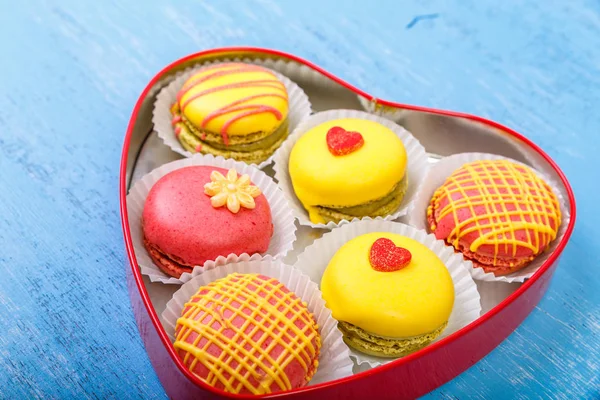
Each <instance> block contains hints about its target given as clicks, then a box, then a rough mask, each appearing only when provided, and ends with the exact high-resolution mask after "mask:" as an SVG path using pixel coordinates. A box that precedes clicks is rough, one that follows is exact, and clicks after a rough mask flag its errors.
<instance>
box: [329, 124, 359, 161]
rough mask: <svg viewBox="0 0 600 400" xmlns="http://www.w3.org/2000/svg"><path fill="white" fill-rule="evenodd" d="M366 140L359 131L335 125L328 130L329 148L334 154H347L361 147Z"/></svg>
mask: <svg viewBox="0 0 600 400" xmlns="http://www.w3.org/2000/svg"><path fill="white" fill-rule="evenodd" d="M363 144H365V140H364V139H363V137H362V135H361V134H360V133H358V132H349V131H347V130H345V129H344V128H342V127H339V126H334V127H333V128H331V129H330V130H329V131H327V148H329V152H330V153H331V154H333V155H334V156H345V155H346V154H350V153H352V152H355V151H356V150H358V149H360V148H361V147H362V146H363Z"/></svg>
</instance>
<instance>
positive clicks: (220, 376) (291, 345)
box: [174, 273, 321, 394]
mask: <svg viewBox="0 0 600 400" xmlns="http://www.w3.org/2000/svg"><path fill="white" fill-rule="evenodd" d="M174 347H175V349H176V350H177V353H178V355H179V357H180V358H181V360H182V361H183V364H184V365H185V366H186V367H187V368H188V369H189V370H190V371H191V372H192V373H193V374H194V375H196V376H197V377H198V378H200V379H201V380H203V381H204V382H206V383H207V384H209V385H211V386H214V387H216V388H219V389H222V390H224V391H226V392H230V393H238V394H266V393H274V392H280V391H284V390H291V389H295V388H299V387H302V386H305V385H306V384H307V383H308V382H309V381H310V379H311V378H312V377H313V375H314V374H315V372H316V370H317V366H318V359H319V353H320V348H321V337H320V336H319V331H318V326H317V323H316V321H315V318H314V316H313V315H312V314H311V312H310V311H309V310H308V308H307V304H306V303H304V302H303V301H302V300H301V299H300V298H299V297H298V296H296V295H295V294H294V293H293V292H291V291H289V290H288V289H287V288H286V287H285V286H284V285H283V284H282V283H281V282H279V281H278V280H277V279H274V278H269V277H267V276H264V275H260V274H239V273H233V274H230V275H227V276H226V277H225V278H221V279H219V280H216V281H214V282H211V283H209V284H207V285H205V286H202V287H200V288H199V289H198V291H197V292H196V294H195V295H193V296H192V298H191V299H190V300H189V301H188V302H187V303H186V304H185V307H184V308H183V311H182V313H181V317H180V318H178V319H177V324H176V328H175V342H174Z"/></svg>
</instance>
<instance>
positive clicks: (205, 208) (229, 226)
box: [142, 166, 273, 265]
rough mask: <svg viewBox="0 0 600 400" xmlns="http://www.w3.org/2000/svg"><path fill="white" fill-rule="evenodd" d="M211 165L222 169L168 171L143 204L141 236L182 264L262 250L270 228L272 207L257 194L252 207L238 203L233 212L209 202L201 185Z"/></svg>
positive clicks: (224, 172)
mask: <svg viewBox="0 0 600 400" xmlns="http://www.w3.org/2000/svg"><path fill="white" fill-rule="evenodd" d="M212 171H219V172H220V173H222V174H223V175H226V174H227V170H225V169H223V168H217V167H212V166H192V167H185V168H181V169H178V170H175V171H172V172H170V173H168V174H167V175H165V176H163V177H162V178H161V179H160V180H159V181H158V182H156V184H155V185H154V186H153V187H152V189H151V190H150V193H149V194H148V197H147V199H146V203H145V205H144V211H143V214H142V220H143V230H144V236H145V238H146V240H147V241H148V242H149V243H151V244H153V245H155V246H156V247H158V248H159V249H160V251H161V252H163V253H165V254H169V255H171V256H174V257H177V258H178V259H180V260H181V261H182V262H183V263H185V264H186V265H203V264H204V263H205V262H206V261H208V260H215V259H216V258H217V257H219V256H227V255H229V254H231V253H233V254H237V255H240V254H243V253H248V254H254V253H263V252H265V251H267V249H268V247H269V242H270V240H271V236H272V234H273V222H272V219H271V209H270V207H269V204H268V202H267V199H266V198H265V196H264V195H262V194H261V195H259V196H258V197H256V198H255V199H254V201H255V203H256V207H255V208H254V209H246V208H241V209H240V211H239V212H238V213H237V214H234V213H232V212H230V211H229V210H228V209H227V208H226V207H220V208H214V207H213V206H212V205H211V203H210V197H209V196H208V195H206V194H205V193H204V185H205V184H206V183H208V182H210V174H211V172H212Z"/></svg>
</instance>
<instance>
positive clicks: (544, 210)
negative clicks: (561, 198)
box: [427, 159, 561, 276]
mask: <svg viewBox="0 0 600 400" xmlns="http://www.w3.org/2000/svg"><path fill="white" fill-rule="evenodd" d="M427 221H428V224H429V228H430V231H431V232H433V233H434V234H435V236H436V237H437V238H438V239H442V240H445V241H446V243H448V244H449V245H451V246H453V247H454V248H455V249H456V250H457V251H459V252H461V253H462V254H463V256H464V257H465V258H466V259H468V260H471V261H472V262H473V265H474V266H475V267H477V268H482V269H483V270H484V271H485V272H491V273H493V274H494V275H496V276H501V275H507V274H510V273H512V272H515V271H518V270H520V269H522V268H524V267H525V266H527V265H528V264H529V263H531V262H532V261H533V260H534V259H535V257H537V256H538V255H539V254H541V253H542V252H543V251H544V250H545V249H547V248H548V246H549V245H550V242H552V241H553V240H555V239H556V237H557V235H558V229H559V227H560V223H561V212H560V206H559V202H558V198H557V196H556V195H555V194H554V192H553V191H552V188H551V187H550V186H549V185H548V184H547V183H546V182H545V181H544V180H543V179H542V178H541V177H539V176H538V175H537V174H536V173H535V172H534V171H533V170H532V169H531V168H529V167H527V166H524V165H521V164H517V163H514V162H512V161H509V160H504V159H501V160H479V161H473V162H470V163H466V164H464V165H463V166H462V167H461V168H459V169H457V170H456V171H454V172H453V173H452V174H451V175H450V176H449V177H448V178H447V179H446V181H445V182H444V184H443V185H442V186H440V187H439V188H438V189H437V190H436V191H435V193H434V194H433V196H432V198H431V202H430V205H429V207H428V210H427Z"/></svg>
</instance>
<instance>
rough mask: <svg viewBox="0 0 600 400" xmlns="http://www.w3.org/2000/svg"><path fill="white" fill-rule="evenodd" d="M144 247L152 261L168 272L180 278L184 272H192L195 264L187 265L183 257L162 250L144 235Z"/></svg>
mask: <svg viewBox="0 0 600 400" xmlns="http://www.w3.org/2000/svg"><path fill="white" fill-rule="evenodd" d="M144 247H145V248H146V250H147V251H148V254H149V255H150V258H152V261H154V263H155V264H156V265H157V266H158V267H159V268H160V269H161V270H162V271H163V272H164V273H166V274H168V275H170V276H172V277H175V278H179V277H180V276H181V274H183V273H184V272H188V273H192V270H193V269H194V266H193V265H187V264H186V263H185V262H184V261H183V260H182V259H181V258H179V257H175V256H173V255H169V254H167V253H165V252H163V251H161V250H160V249H159V248H158V246H156V245H153V244H151V243H150V242H148V240H146V238H145V237H144Z"/></svg>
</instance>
